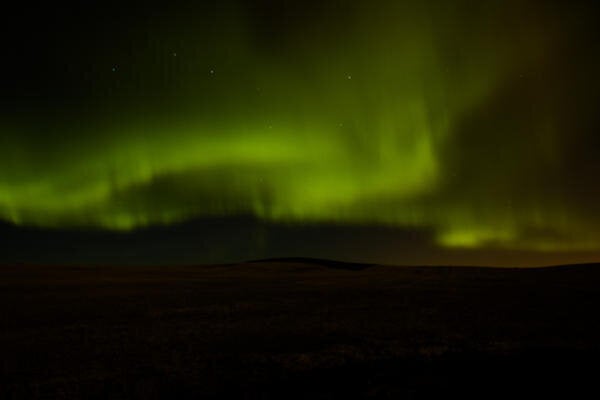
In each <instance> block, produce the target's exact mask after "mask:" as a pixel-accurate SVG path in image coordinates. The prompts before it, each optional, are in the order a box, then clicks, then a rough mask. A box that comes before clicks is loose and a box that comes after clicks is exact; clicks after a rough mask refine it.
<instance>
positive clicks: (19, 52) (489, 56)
mask: <svg viewBox="0 0 600 400" xmlns="http://www.w3.org/2000/svg"><path fill="white" fill-rule="evenodd" d="M48 7H49V9H48V10H44V12H41V11H40V12H39V14H40V17H39V18H26V17H27V16H28V15H27V12H28V11H24V13H25V14H24V16H22V17H23V18H21V19H19V18H17V20H18V21H19V22H18V25H17V23H15V26H14V29H13V30H14V33H15V34H14V35H13V36H11V37H10V38H4V39H3V40H4V41H7V43H6V44H5V55H7V58H6V60H9V61H7V62H5V63H8V64H9V65H5V66H4V67H3V68H5V69H6V72H5V73H4V74H3V76H4V79H6V80H7V84H6V85H5V87H6V90H5V91H4V95H3V104H2V113H1V115H0V220H2V221H5V222H7V223H9V224H10V225H15V226H17V227H19V228H23V229H29V228H36V229H42V230H50V231H51V230H61V229H83V230H89V231H108V232H113V231H116V232H121V233H122V232H131V231H138V230H143V229H148V228H153V227H156V226H170V225H176V224H181V223H186V222H189V221H194V220H202V219H203V218H238V217H243V216H251V217H252V218H256V219H257V220H259V221H264V222H265V223H275V224H285V225H288V226H291V227H293V226H298V227H302V226H305V225H310V226H315V225H316V226H318V225H320V224H322V225H335V226H340V227H348V229H354V228H353V227H360V226H375V227H382V228H385V229H387V228H393V229H400V230H403V231H415V232H422V231H426V232H430V235H431V238H432V239H431V240H432V242H433V244H434V245H435V246H437V247H439V248H447V249H454V248H457V249H482V248H485V249H491V250H498V249H502V250H507V251H539V252H552V251H560V252H569V251H574V252H577V251H590V252H595V251H600V228H599V223H600V208H599V206H598V204H599V201H600V192H599V190H598V185H597V176H598V173H600V159H599V157H598V149H599V147H598V146H600V135H599V134H598V129H599V128H600V120H599V118H598V116H599V115H600V114H599V113H598V104H600V102H599V100H600V84H599V80H598V77H597V74H598V72H597V71H598V69H599V67H600V62H599V61H600V56H599V54H600V52H599V50H600V49H599V43H600V41H598V35H597V32H596V28H595V27H594V24H595V23H596V20H597V13H596V10H595V9H593V8H592V6H591V5H589V4H585V3H581V2H574V3H572V4H570V5H567V4H561V3H557V4H554V3H553V2H542V1H483V2H477V3H476V4H473V3H471V2H467V1H454V2H437V1H425V2H424V1H408V2H396V1H392V0H387V1H385V0H370V1H367V0H364V1H363V0H357V1H327V0H326V1H317V0H310V1H266V0H263V1H252V2H251V1H233V0H225V1H214V2H199V3H198V4H188V3H179V2H174V3H170V4H169V5H165V4H163V5H161V6H160V7H159V6H155V5H151V4H148V3H142V2H140V3H139V4H131V5H127V6H122V5H107V4H104V3H103V4H94V5H91V6H90V5H88V7H86V8H85V9H84V8H82V6H80V7H79V8H78V7H76V6H73V7H71V8H70V10H69V12H68V13H63V12H62V11H57V10H53V9H51V7H50V6H48Z"/></svg>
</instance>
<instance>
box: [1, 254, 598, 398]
mask: <svg viewBox="0 0 600 400" xmlns="http://www.w3.org/2000/svg"><path fill="white" fill-rule="evenodd" d="M350 267H351V268H349V269H343V268H344V266H343V265H340V264H332V265H323V264H319V263H314V262H301V261H279V262H260V263H247V264H240V265H232V266H214V267H164V268H158V267H152V268H139V267H124V268H123V267H120V268H117V267H110V268H108V267H103V268H96V267H26V266H14V267H3V268H1V269H0V398H1V399H13V398H14V399H24V398H65V399H72V398H85V399H105V398H106V399H109V398H110V399H120V398H123V399H125V398H127V399H128V398H138V399H153V398H211V397H219V398H222V397H234V398H251V399H255V398H256V399H271V398H273V399H289V398H307V399H329V398H364V397H366V398H409V399H410V398H440V399H447V398H462V399H464V398H473V399H474V398H477V399H486V398H529V399H531V398H544V397H549V396H562V397H565V398H582V397H583V396H584V394H585V397H586V398H593V397H595V396H593V395H592V392H597V391H598V385H599V384H600V383H598V382H596V380H597V379H598V377H599V375H598V372H600V368H599V365H600V358H599V355H600V351H599V350H600V346H599V344H600V319H599V313H600V269H599V267H600V266H596V265H588V266H578V267H560V268H547V269H536V270H516V269H484V268H405V267H383V266H373V267H369V268H365V269H360V268H352V267H355V266H350ZM596 394H597V393H596Z"/></svg>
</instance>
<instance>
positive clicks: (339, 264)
mask: <svg viewBox="0 0 600 400" xmlns="http://www.w3.org/2000/svg"><path fill="white" fill-rule="evenodd" d="M247 262H248V263H252V264H254V263H283V264H309V265H320V266H323V267H327V268H334V269H347V270H351V271H361V270H363V269H367V268H371V267H374V266H376V265H377V264H366V263H354V262H345V261H337V260H327V259H322V258H310V257H281V258H266V259H263V260H251V261H247Z"/></svg>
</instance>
